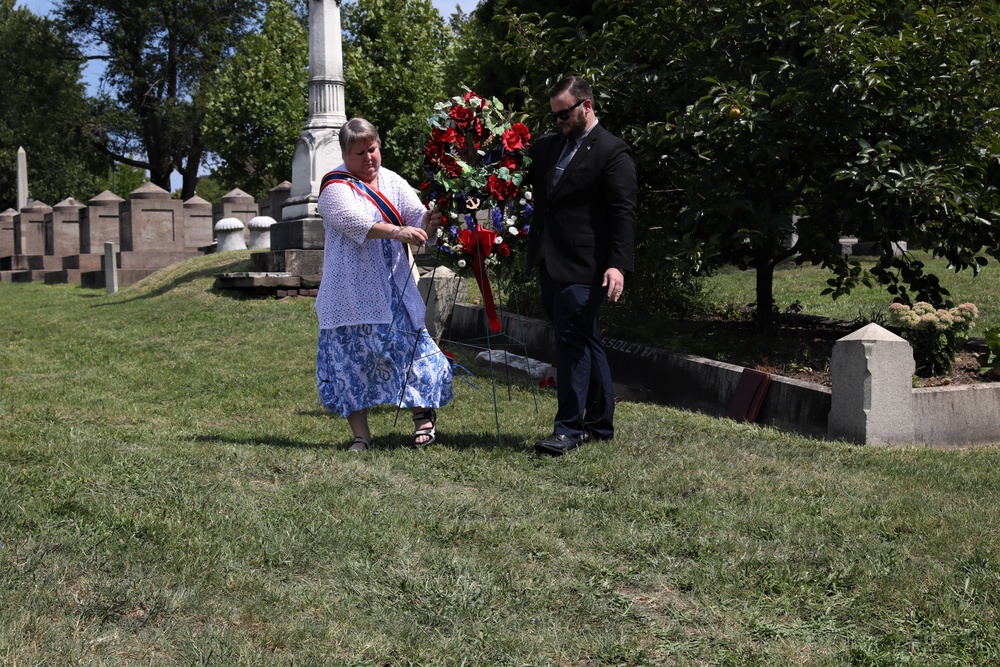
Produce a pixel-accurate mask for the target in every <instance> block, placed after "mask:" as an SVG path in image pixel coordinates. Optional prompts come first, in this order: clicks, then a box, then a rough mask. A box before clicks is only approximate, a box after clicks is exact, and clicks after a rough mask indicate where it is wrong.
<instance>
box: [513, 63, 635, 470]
mask: <svg viewBox="0 0 1000 667" xmlns="http://www.w3.org/2000/svg"><path fill="white" fill-rule="evenodd" d="M549 106H550V108H551V109H552V119H553V120H554V122H555V124H556V129H557V131H556V132H551V133H548V134H546V135H544V136H542V137H540V138H539V139H538V140H536V141H535V143H534V145H533V146H532V148H531V158H532V163H531V171H530V176H529V178H530V182H531V186H532V187H531V189H532V193H533V196H534V205H535V210H534V213H533V216H532V217H533V222H532V226H531V234H530V236H529V237H528V267H529V268H533V267H535V266H537V267H538V269H539V279H540V283H541V288H542V305H543V307H544V308H545V311H546V313H547V314H548V316H549V319H550V320H551V321H552V326H553V330H554V332H555V337H556V369H557V371H558V381H557V385H556V393H557V397H558V402H559V407H558V410H557V412H556V417H555V424H554V427H553V431H552V435H550V436H549V437H547V438H544V439H543V440H540V441H538V442H537V443H535V451H537V452H540V453H546V454H554V455H561V454H566V453H567V452H570V451H572V450H574V449H576V448H577V447H579V446H580V445H581V444H583V443H585V442H588V441H589V440H595V439H596V440H610V439H611V438H613V437H614V432H615V430H614V412H615V396H614V387H613V385H612V383H611V369H610V368H609V366H608V358H607V355H606V354H605V352H604V346H603V344H602V341H601V332H600V326H599V324H598V314H599V312H600V309H601V306H602V305H603V303H604V301H605V299H607V300H610V301H612V302H615V301H618V299H620V298H621V295H622V290H623V289H624V288H625V274H627V273H631V271H632V270H633V261H634V255H635V234H636V199H637V189H638V188H637V185H636V173H635V163H634V162H633V161H632V153H631V150H630V149H629V147H628V145H627V144H626V143H625V142H624V141H622V140H621V139H619V138H618V137H616V136H614V135H613V134H611V133H610V132H608V131H607V130H605V129H603V128H602V127H601V125H600V124H599V123H598V121H597V116H596V115H595V113H594V95H593V92H592V91H591V88H590V84H588V83H587V81H586V80H584V79H581V78H580V77H574V76H571V77H567V78H565V79H563V80H562V81H560V82H559V83H557V84H556V85H555V86H554V87H553V88H552V91H551V92H550V94H549Z"/></svg>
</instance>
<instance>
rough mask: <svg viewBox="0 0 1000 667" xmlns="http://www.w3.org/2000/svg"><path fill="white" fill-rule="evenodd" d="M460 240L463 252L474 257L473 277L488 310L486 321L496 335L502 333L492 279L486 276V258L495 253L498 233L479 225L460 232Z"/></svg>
mask: <svg viewBox="0 0 1000 667" xmlns="http://www.w3.org/2000/svg"><path fill="white" fill-rule="evenodd" d="M458 238H459V241H461V243H462V250H464V251H465V253H466V254H468V255H472V275H474V276H475V277H476V284H477V285H479V293H480V294H482V295H483V307H484V308H485V309H486V319H488V320H489V322H490V331H492V332H494V333H496V332H497V331H500V318H499V317H498V316H497V308H496V305H494V303H493V290H492V289H491V288H490V279H489V276H487V275H486V258H487V257H489V256H490V253H491V252H493V247H494V245H495V244H496V239H497V233H496V232H494V231H491V230H489V229H483V228H482V227H479V226H478V225H477V226H476V227H475V228H474V229H463V230H462V231H460V232H459V233H458Z"/></svg>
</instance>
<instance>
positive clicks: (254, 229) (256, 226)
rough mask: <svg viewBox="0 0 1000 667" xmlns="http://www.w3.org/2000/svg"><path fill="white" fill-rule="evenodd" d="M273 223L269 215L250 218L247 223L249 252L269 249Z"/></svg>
mask: <svg viewBox="0 0 1000 667" xmlns="http://www.w3.org/2000/svg"><path fill="white" fill-rule="evenodd" d="M274 223H275V220H274V218H272V217H271V216H269V215H258V216H257V217H255V218H251V220H250V222H248V223H247V229H249V230H250V242H249V243H248V244H247V247H248V248H250V249H251V250H270V249H271V225H273V224H274Z"/></svg>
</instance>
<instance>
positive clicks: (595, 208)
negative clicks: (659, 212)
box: [528, 124, 637, 285]
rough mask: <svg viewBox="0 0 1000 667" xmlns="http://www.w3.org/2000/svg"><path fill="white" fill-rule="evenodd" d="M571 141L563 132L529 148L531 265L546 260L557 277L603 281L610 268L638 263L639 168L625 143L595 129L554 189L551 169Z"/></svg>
mask: <svg viewBox="0 0 1000 667" xmlns="http://www.w3.org/2000/svg"><path fill="white" fill-rule="evenodd" d="M565 145H566V138H565V137H564V136H563V135H562V134H561V133H558V132H553V133H549V134H546V135H544V136H542V137H539V138H538V139H537V140H536V141H535V143H534V144H533V145H532V147H531V160H532V162H531V166H530V171H529V182H530V183H531V191H532V196H533V201H534V212H533V213H532V221H531V230H530V234H529V236H528V267H529V268H534V267H535V266H536V265H537V264H538V263H539V262H540V261H541V260H542V258H543V257H544V259H545V267H546V269H547V271H548V272H549V275H550V276H551V277H552V279H553V280H555V281H557V282H561V283H579V284H589V285H593V284H600V283H601V281H602V280H603V276H604V272H605V270H607V269H608V268H609V267H614V268H617V269H620V270H621V271H622V272H623V273H629V272H631V271H632V270H633V268H634V258H635V235H636V199H637V186H636V172H635V163H634V162H633V161H632V151H631V150H630V149H629V147H628V145H627V144H626V143H625V142H624V141H622V140H621V139H619V138H618V137H616V136H614V135H613V134H611V133H610V132H608V131H607V130H605V129H604V128H602V127H601V125H600V124H597V125H595V126H594V128H593V129H592V130H591V131H590V133H589V134H588V135H587V136H586V137H584V138H583V139H582V143H581V145H580V146H579V148H577V151H576V155H574V156H573V160H572V161H571V162H570V163H569V164H568V165H567V166H566V170H565V171H564V172H563V175H562V178H561V179H559V182H558V183H556V185H555V186H554V187H553V186H552V185H551V183H552V173H553V170H554V169H555V165H556V162H557V161H558V160H559V155H560V154H561V153H562V150H563V147H564V146H565Z"/></svg>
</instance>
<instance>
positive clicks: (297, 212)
mask: <svg viewBox="0 0 1000 667" xmlns="http://www.w3.org/2000/svg"><path fill="white" fill-rule="evenodd" d="M308 2H309V117H308V119H307V120H306V124H305V127H304V128H303V130H302V134H301V135H300V136H299V141H298V144H296V146H295V157H294V159H293V161H292V188H291V191H290V193H289V197H288V199H287V200H285V204H284V207H283V208H282V213H281V221H280V222H278V223H277V224H275V225H273V226H272V227H271V251H272V252H281V251H289V250H293V251H294V250H320V251H322V249H323V239H324V234H323V221H322V220H321V219H320V217H319V214H318V213H317V212H316V201H317V200H318V199H319V186H320V181H321V180H322V178H323V176H324V175H325V174H326V173H327V172H328V171H330V170H331V169H333V168H334V167H336V166H337V165H339V164H340V163H341V162H342V157H341V153H340V144H339V142H338V133H339V132H340V128H341V127H342V126H343V125H344V123H346V122H347V116H346V115H345V110H344V53H343V49H342V47H341V39H340V35H341V33H340V2H341V0H308ZM319 261H320V262H322V259H320V260H319ZM285 263H286V264H297V263H298V262H296V261H291V262H285ZM307 263H309V262H307ZM320 266H322V263H320ZM288 268H291V267H290V266H289V267H288Z"/></svg>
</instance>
